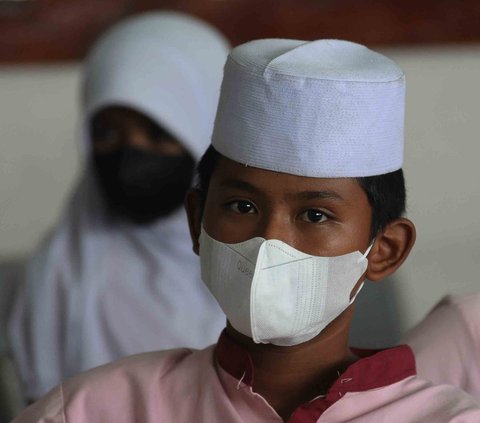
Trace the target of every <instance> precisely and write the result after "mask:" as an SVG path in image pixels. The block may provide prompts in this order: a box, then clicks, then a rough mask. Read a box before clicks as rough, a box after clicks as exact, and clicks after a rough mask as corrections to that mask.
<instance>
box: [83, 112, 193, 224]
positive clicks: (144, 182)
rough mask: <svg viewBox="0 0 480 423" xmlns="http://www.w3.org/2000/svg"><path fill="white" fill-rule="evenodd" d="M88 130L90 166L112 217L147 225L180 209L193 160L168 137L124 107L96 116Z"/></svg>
mask: <svg viewBox="0 0 480 423" xmlns="http://www.w3.org/2000/svg"><path fill="white" fill-rule="evenodd" d="M90 132H91V139H92V163H93V168H94V171H95V173H96V176H97V181H98V184H99V187H100V189H101V192H102V193H103V197H104V199H105V203H106V205H107V206H108V208H109V209H110V211H111V212H112V213H114V214H116V215H118V216H120V217H122V218H125V219H127V220H129V221H131V222H133V223H136V224H149V223H153V222H154V221H155V220H157V219H159V218H161V217H164V216H167V215H169V214H170V213H172V212H174V211H175V210H177V209H179V208H180V206H181V205H182V204H183V199H184V197H185V194H186V192H187V190H188V189H189V187H190V184H191V181H192V176H193V170H194V166H195V161H194V159H193V157H192V155H191V154H190V153H189V152H188V151H187V150H186V149H185V148H184V147H183V146H182V145H181V144H180V143H179V142H178V141H176V140H175V139H173V138H172V136H171V135H169V134H168V133H167V132H165V131H163V130H162V129H161V128H160V127H159V126H158V125H156V124H155V123H154V122H153V121H152V120H150V119H149V118H147V117H146V116H144V115H142V114H140V113H138V112H136V111H134V110H131V109H127V108H122V107H109V108H106V109H104V110H102V111H100V112H99V113H97V114H96V115H95V116H94V118H93V120H92V123H91V128H90Z"/></svg>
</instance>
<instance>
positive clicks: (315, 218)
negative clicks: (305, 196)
mask: <svg viewBox="0 0 480 423" xmlns="http://www.w3.org/2000/svg"><path fill="white" fill-rule="evenodd" d="M300 218H301V219H302V220H304V221H306V222H310V223H321V222H323V221H325V220H327V216H326V215H325V213H323V212H321V211H320V210H316V209H310V210H306V211H304V212H303V213H301V214H300Z"/></svg>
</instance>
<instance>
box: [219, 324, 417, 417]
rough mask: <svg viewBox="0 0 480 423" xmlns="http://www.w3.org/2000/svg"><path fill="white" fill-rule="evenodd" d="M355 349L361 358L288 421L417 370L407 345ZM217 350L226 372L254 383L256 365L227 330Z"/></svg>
mask: <svg viewBox="0 0 480 423" xmlns="http://www.w3.org/2000/svg"><path fill="white" fill-rule="evenodd" d="M352 352H353V353H354V354H355V355H357V356H358V357H361V358H360V359H359V360H358V361H356V362H355V363H353V364H352V365H350V366H349V367H348V368H347V370H345V372H343V373H342V374H341V375H340V376H339V378H338V379H337V380H336V381H335V383H334V384H333V385H332V386H331V387H330V389H329V390H328V392H327V395H326V396H325V397H322V398H318V399H316V400H314V401H311V402H309V403H306V404H304V405H302V406H301V407H299V408H298V409H297V410H296V411H295V412H294V413H293V415H292V417H291V418H290V420H289V422H292V423H293V422H295V423H300V422H302V423H303V422H311V421H316V419H318V418H319V417H320V415H321V414H322V413H323V412H324V411H325V410H326V409H327V408H328V407H330V406H331V405H332V404H333V403H334V402H336V401H338V400H339V399H340V398H342V397H343V396H344V395H345V394H346V393H347V392H362V391H368V390H370V389H376V388H382V387H385V386H388V385H391V384H393V383H396V382H399V381H401V380H403V379H405V378H407V377H409V376H415V375H416V374H417V372H416V368H415V358H414V356H413V353H412V350H411V349H410V347H409V346H407V345H400V346H398V347H394V348H388V349H385V350H361V349H352ZM215 354H216V357H217V361H218V364H219V365H220V366H221V367H222V368H223V369H224V370H225V371H226V372H227V373H229V374H230V375H232V376H233V377H234V378H236V379H238V380H242V382H243V383H245V384H247V385H249V386H252V385H253V377H254V367H253V361H252V358H251V356H250V354H249V353H248V352H247V350H246V349H245V348H243V347H242V346H241V345H239V344H238V343H236V342H235V341H234V340H233V339H232V338H230V337H229V336H228V335H227V334H226V332H225V331H223V332H222V334H221V335H220V339H219V340H218V343H217V346H216V349H215Z"/></svg>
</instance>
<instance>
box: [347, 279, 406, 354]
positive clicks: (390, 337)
mask: <svg viewBox="0 0 480 423" xmlns="http://www.w3.org/2000/svg"><path fill="white" fill-rule="evenodd" d="M397 279H398V278H397V277H395V276H392V277H390V278H387V279H385V280H383V281H382V282H380V283H373V282H370V281H367V282H365V286H364V288H363V290H362V292H360V294H359V295H358V297H357V299H356V301H355V303H356V304H355V313H354V318H353V323H352V330H351V332H350V345H352V346H353V347H358V348H386V347H391V346H394V345H397V344H398V342H399V340H400V338H401V337H402V335H403V332H402V330H403V328H402V324H401V318H400V317H401V304H400V301H399V298H398V293H397V292H396V285H397V284H398V283H400V281H399V280H397Z"/></svg>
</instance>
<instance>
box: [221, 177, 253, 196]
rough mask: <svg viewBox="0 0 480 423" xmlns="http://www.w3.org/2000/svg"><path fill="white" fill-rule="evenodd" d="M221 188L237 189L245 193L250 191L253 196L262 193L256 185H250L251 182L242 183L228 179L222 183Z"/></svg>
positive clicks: (239, 180) (238, 180)
mask: <svg viewBox="0 0 480 423" xmlns="http://www.w3.org/2000/svg"><path fill="white" fill-rule="evenodd" d="M220 186H221V187H226V188H237V189H241V190H243V191H249V192H251V193H253V194H259V193H260V192H261V190H260V189H258V188H257V187H256V186H255V185H252V184H250V183H249V182H246V181H242V180H241V179H234V178H228V179H225V180H223V181H222V182H221V183H220Z"/></svg>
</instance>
